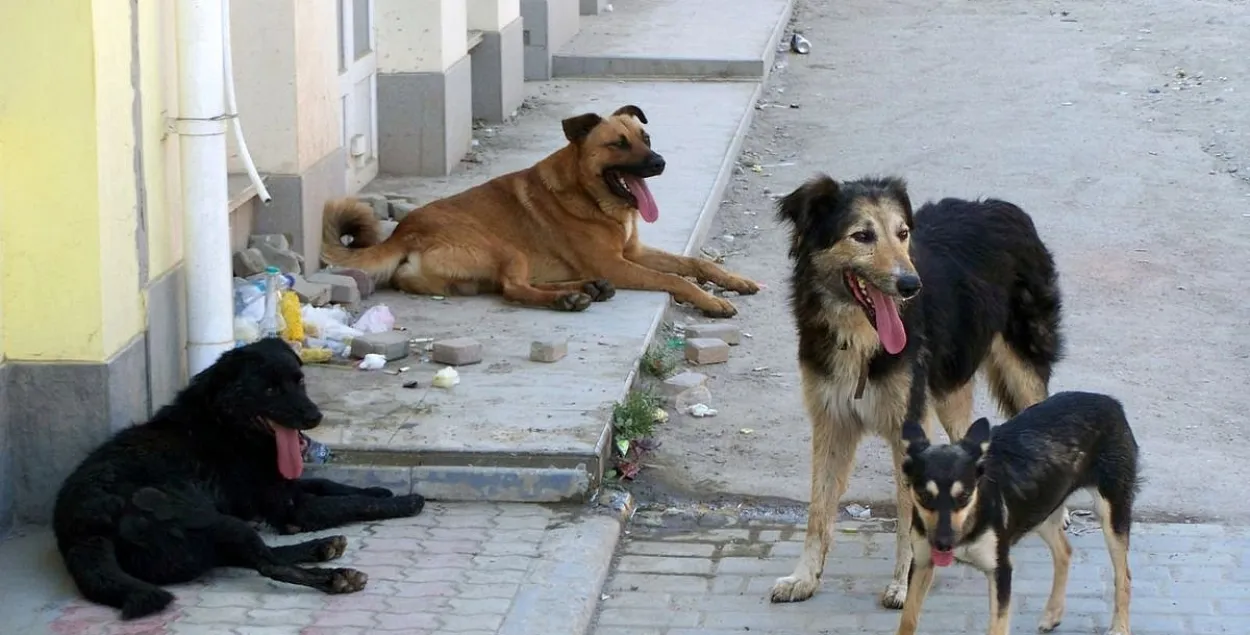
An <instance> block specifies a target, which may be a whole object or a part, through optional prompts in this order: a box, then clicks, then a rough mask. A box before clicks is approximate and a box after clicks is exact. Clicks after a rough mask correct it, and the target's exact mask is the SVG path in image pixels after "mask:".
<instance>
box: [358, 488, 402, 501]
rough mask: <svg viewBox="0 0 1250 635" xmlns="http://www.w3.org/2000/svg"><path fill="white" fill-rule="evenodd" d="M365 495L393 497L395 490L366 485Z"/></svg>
mask: <svg viewBox="0 0 1250 635" xmlns="http://www.w3.org/2000/svg"><path fill="white" fill-rule="evenodd" d="M364 495H365V496H368V497H370V498H391V497H392V496H394V495H395V492H392V491H391V490H390V488H388V487H366V488H365V491H364Z"/></svg>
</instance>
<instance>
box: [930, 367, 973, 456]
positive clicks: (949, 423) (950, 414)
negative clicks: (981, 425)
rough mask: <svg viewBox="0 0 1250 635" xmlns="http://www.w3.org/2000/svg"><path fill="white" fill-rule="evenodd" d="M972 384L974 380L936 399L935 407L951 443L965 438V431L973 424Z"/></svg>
mask: <svg viewBox="0 0 1250 635" xmlns="http://www.w3.org/2000/svg"><path fill="white" fill-rule="evenodd" d="M972 386H973V384H972V382H968V383H966V384H964V385H963V386H962V387H960V388H958V389H956V390H955V391H953V392H951V393H949V394H946V395H943V396H942V397H941V398H939V399H936V400H935V401H934V404H933V409H934V410H936V411H937V416H938V421H940V422H941V423H942V428H943V429H944V430H946V436H948V437H950V440H951V443H956V442H958V441H959V440H960V439H962V438H964V433H966V432H967V431H968V428H969V427H970V426H972Z"/></svg>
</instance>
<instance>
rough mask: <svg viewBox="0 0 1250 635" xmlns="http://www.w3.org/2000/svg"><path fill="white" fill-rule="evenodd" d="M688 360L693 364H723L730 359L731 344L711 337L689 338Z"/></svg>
mask: <svg viewBox="0 0 1250 635" xmlns="http://www.w3.org/2000/svg"><path fill="white" fill-rule="evenodd" d="M686 361H688V362H690V363H692V364H723V363H725V362H727V361H729V345H728V344H726V343H725V342H723V341H722V340H718V339H715V338H710V337H706V338H699V337H696V338H693V339H687V340H686Z"/></svg>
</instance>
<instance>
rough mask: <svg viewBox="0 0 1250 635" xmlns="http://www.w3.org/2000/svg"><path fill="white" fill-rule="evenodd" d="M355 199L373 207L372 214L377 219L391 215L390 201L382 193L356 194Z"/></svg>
mask: <svg viewBox="0 0 1250 635" xmlns="http://www.w3.org/2000/svg"><path fill="white" fill-rule="evenodd" d="M356 200H358V201H361V202H363V203H368V204H369V206H370V207H372V208H373V215H374V217H375V218H377V219H378V220H387V219H389V218H390V217H391V202H390V200H388V199H387V198H386V196H385V195H383V194H358V195H356Z"/></svg>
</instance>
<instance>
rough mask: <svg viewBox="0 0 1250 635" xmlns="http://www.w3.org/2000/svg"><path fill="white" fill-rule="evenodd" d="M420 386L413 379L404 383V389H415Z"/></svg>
mask: <svg viewBox="0 0 1250 635" xmlns="http://www.w3.org/2000/svg"><path fill="white" fill-rule="evenodd" d="M420 385H421V384H420V383H418V382H417V380H415V379H412V380H409V381H406V382H404V388H416V387H417V386H420Z"/></svg>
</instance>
